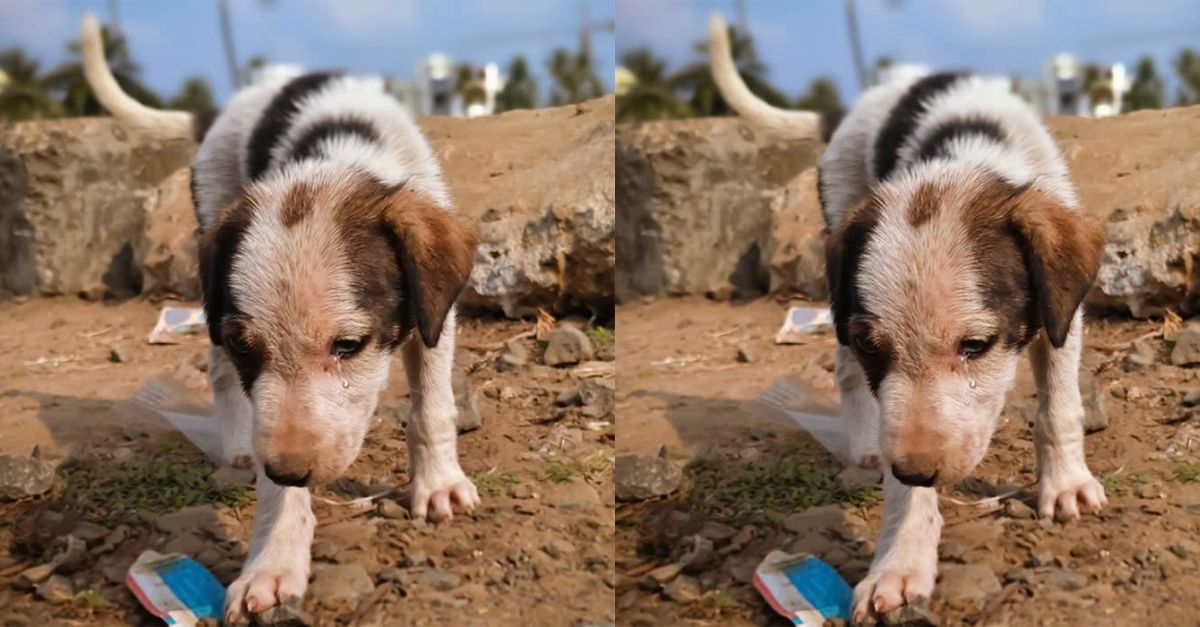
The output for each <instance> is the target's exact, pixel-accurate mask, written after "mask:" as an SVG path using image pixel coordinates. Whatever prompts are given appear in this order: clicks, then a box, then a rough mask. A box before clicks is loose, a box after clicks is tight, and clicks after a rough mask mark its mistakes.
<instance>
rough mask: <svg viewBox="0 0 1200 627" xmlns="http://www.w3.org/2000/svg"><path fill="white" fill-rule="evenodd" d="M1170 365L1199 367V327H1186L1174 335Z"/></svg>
mask: <svg viewBox="0 0 1200 627" xmlns="http://www.w3.org/2000/svg"><path fill="white" fill-rule="evenodd" d="M1171 363H1172V364H1174V365H1176V366H1200V327H1195V326H1192V327H1188V328H1186V329H1181V330H1179V331H1177V332H1176V333H1175V347H1174V348H1172V349H1171Z"/></svg>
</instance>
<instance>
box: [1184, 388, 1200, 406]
mask: <svg viewBox="0 0 1200 627" xmlns="http://www.w3.org/2000/svg"><path fill="white" fill-rule="evenodd" d="M1182 404H1183V406H1184V407H1200V388H1196V389H1194V390H1192V391H1190V392H1187V393H1186V394H1184V395H1183V401H1182Z"/></svg>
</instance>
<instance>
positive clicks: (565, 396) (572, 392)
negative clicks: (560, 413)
mask: <svg viewBox="0 0 1200 627" xmlns="http://www.w3.org/2000/svg"><path fill="white" fill-rule="evenodd" d="M554 404H555V405H557V406H559V407H575V406H578V405H582V404H583V399H582V397H580V395H579V387H578V386H575V387H569V388H567V389H565V390H563V391H561V392H559V393H558V396H557V397H555V399H554Z"/></svg>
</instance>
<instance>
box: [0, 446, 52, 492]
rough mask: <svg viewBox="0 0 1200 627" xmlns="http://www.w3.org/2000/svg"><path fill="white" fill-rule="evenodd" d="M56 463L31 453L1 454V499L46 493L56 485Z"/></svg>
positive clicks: (38, 454)
mask: <svg viewBox="0 0 1200 627" xmlns="http://www.w3.org/2000/svg"><path fill="white" fill-rule="evenodd" d="M55 470H56V465H55V464H53V463H51V462H49V461H46V460H44V459H42V456H41V453H40V452H39V450H38V449H37V448H34V450H33V453H32V454H31V455H0V501H5V500H14V499H21V498H25V497H29V496H37V495H39V494H45V493H46V492H49V491H50V488H52V487H54V474H55Z"/></svg>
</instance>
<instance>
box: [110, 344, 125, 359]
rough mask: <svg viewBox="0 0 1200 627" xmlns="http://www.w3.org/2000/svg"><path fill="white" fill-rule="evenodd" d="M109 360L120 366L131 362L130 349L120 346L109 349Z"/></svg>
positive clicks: (115, 345) (114, 345)
mask: <svg viewBox="0 0 1200 627" xmlns="http://www.w3.org/2000/svg"><path fill="white" fill-rule="evenodd" d="M108 360H109V361H110V362H112V363H114V364H119V363H123V362H127V361H129V349H127V348H125V347H124V346H121V345H120V344H113V345H112V346H109V347H108Z"/></svg>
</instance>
